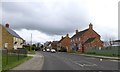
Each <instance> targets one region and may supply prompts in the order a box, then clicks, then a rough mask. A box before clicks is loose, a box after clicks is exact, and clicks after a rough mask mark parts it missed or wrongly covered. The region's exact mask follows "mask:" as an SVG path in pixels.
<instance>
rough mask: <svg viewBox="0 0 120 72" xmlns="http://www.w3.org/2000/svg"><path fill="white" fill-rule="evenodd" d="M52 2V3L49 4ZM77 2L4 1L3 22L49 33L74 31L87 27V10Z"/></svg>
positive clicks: (19, 27) (16, 28)
mask: <svg viewBox="0 0 120 72" xmlns="http://www.w3.org/2000/svg"><path fill="white" fill-rule="evenodd" d="M49 4H50V5H49ZM85 11H86V9H83V8H82V6H81V5H79V3H77V2H73V1H68V2H67V3H63V2H53V3H47V4H46V3H45V2H44V1H43V2H39V3H35V2H33V3H31V2H17V3H16V2H4V3H2V12H3V20H2V23H4V24H5V23H7V22H8V23H9V24H10V26H11V27H12V28H13V29H15V30H19V29H30V30H38V31H41V32H44V33H46V34H49V35H55V34H57V35H63V34H66V33H72V32H74V30H75V29H78V28H84V27H86V26H87V25H88V24H89V22H88V21H87V16H88V14H87V12H86V13H85Z"/></svg>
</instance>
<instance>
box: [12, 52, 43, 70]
mask: <svg viewBox="0 0 120 72" xmlns="http://www.w3.org/2000/svg"><path fill="white" fill-rule="evenodd" d="M28 56H33V58H32V59H30V60H28V61H26V62H24V63H22V64H20V65H18V66H17V67H14V68H13V69H11V70H41V69H42V66H43V63H44V57H43V55H42V54H41V53H40V52H36V54H34V55H33V54H28Z"/></svg>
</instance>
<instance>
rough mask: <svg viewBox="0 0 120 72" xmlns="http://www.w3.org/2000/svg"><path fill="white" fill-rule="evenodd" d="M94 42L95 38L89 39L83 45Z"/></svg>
mask: <svg viewBox="0 0 120 72" xmlns="http://www.w3.org/2000/svg"><path fill="white" fill-rule="evenodd" d="M94 40H95V37H94V38H89V39H88V40H86V41H85V42H84V44H86V43H91V42H92V41H94Z"/></svg>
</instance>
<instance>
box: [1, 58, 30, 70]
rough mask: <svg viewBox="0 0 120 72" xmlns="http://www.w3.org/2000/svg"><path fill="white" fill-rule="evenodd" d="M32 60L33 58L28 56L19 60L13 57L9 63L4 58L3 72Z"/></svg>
mask: <svg viewBox="0 0 120 72" xmlns="http://www.w3.org/2000/svg"><path fill="white" fill-rule="evenodd" d="M31 58H32V56H28V57H25V58H22V59H19V60H17V58H16V57H15V56H12V57H10V58H9V61H8V62H7V61H6V58H5V57H3V58H2V72H5V71H7V70H9V69H11V68H13V67H15V66H17V65H19V64H21V63H23V62H25V61H27V60H29V59H31ZM6 62H7V63H6Z"/></svg>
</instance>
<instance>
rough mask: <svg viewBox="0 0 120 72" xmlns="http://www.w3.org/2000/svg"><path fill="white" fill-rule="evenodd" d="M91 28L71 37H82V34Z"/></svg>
mask: <svg viewBox="0 0 120 72" xmlns="http://www.w3.org/2000/svg"><path fill="white" fill-rule="evenodd" d="M88 30H89V29H85V30H83V31H80V32H78V33H77V34H75V35H74V36H72V37H71V39H72V38H77V37H80V36H81V35H83V34H84V33H85V32H86V31H88Z"/></svg>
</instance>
